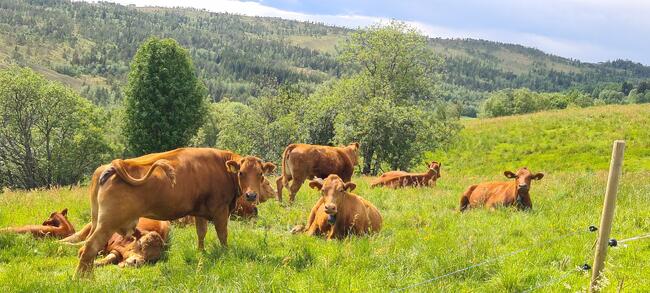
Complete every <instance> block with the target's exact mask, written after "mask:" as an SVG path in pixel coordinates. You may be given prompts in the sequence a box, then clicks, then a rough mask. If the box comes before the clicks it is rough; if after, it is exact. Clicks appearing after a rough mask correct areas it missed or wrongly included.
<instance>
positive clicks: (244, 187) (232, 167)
mask: <svg viewBox="0 0 650 293" xmlns="http://www.w3.org/2000/svg"><path fill="white" fill-rule="evenodd" d="M226 167H227V168H228V171H229V172H231V173H235V174H237V177H238V181H239V188H240V190H241V192H242V195H243V196H244V198H245V199H246V200H247V201H251V202H259V195H260V194H262V192H263V188H262V183H263V182H264V181H265V180H266V179H265V178H264V174H269V173H271V172H273V170H275V164H273V163H270V162H266V163H265V162H262V160H260V159H259V158H256V157H252V156H248V157H244V158H242V159H240V160H230V161H227V162H226Z"/></svg>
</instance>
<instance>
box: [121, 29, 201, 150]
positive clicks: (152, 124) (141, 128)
mask: <svg viewBox="0 0 650 293" xmlns="http://www.w3.org/2000/svg"><path fill="white" fill-rule="evenodd" d="M125 94H126V99H125V106H126V115H125V123H124V124H125V125H124V135H125V136H126V138H127V143H128V147H129V150H130V152H132V153H133V154H134V155H142V154H147V153H152V152H161V151H167V150H171V149H174V148H178V147H182V146H185V145H187V144H188V142H189V141H190V139H191V138H192V137H193V136H194V135H195V134H196V131H197V130H198V129H199V127H200V126H201V125H202V123H203V121H204V118H205V116H206V112H207V109H206V108H207V107H206V96H207V91H206V89H205V86H204V85H203V83H202V82H201V81H200V80H199V79H197V77H196V74H195V71H194V66H193V65H192V60H191V58H190V56H189V54H188V52H187V50H185V49H183V48H182V47H181V46H180V45H179V44H178V43H177V42H176V41H175V40H173V39H158V38H155V37H153V38H150V39H149V40H147V41H146V42H144V43H143V44H142V46H140V48H139V49H138V52H137V53H136V54H135V57H134V58H133V62H132V63H131V71H130V72H129V79H128V84H127V87H126V90H125Z"/></svg>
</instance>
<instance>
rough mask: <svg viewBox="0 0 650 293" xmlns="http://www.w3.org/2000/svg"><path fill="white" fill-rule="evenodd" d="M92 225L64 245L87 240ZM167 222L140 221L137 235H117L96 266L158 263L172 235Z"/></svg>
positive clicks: (107, 245)
mask: <svg viewBox="0 0 650 293" xmlns="http://www.w3.org/2000/svg"><path fill="white" fill-rule="evenodd" d="M91 229H92V224H91V223H88V224H87V225H86V226H85V227H84V228H83V229H81V230H80V231H79V232H77V233H75V234H74V235H72V236H70V237H67V238H65V239H63V240H61V242H63V243H69V244H73V243H79V242H81V241H83V240H86V238H88V235H89V234H90V231H91ZM169 230H170V224H169V222H168V221H157V220H151V219H147V218H140V219H139V220H138V225H137V226H136V228H135V233H134V236H130V237H124V236H122V235H120V234H117V233H114V234H113V236H111V238H110V239H109V240H108V242H107V243H106V244H105V246H104V248H103V249H102V252H103V253H102V254H103V255H104V256H105V257H104V258H103V259H101V260H98V261H95V265H96V266H104V265H109V264H117V265H119V266H120V267H124V266H134V267H139V266H141V265H143V264H144V263H146V262H150V263H153V262H156V261H157V260H158V259H160V256H161V255H162V253H163V250H164V247H165V242H167V239H168V236H169Z"/></svg>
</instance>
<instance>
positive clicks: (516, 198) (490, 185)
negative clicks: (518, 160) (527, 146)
mask: <svg viewBox="0 0 650 293" xmlns="http://www.w3.org/2000/svg"><path fill="white" fill-rule="evenodd" d="M503 175H505V176H506V177H508V178H511V179H515V180H514V181H510V182H484V183H479V184H476V185H472V186H470V187H469V188H467V190H466V191H465V193H463V196H462V197H461V199H460V210H461V211H464V210H466V209H468V208H474V207H477V206H480V205H485V206H487V207H489V208H494V207H496V206H499V205H502V206H511V205H515V206H516V207H517V208H520V209H531V208H532V207H533V204H532V202H531V201H530V193H529V192H530V185H531V183H532V180H540V179H542V178H543V177H544V174H542V173H537V174H533V173H531V172H530V170H528V168H526V167H523V168H521V169H519V170H518V171H517V174H515V173H512V172H510V171H505V172H503Z"/></svg>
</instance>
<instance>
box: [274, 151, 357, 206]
mask: <svg viewBox="0 0 650 293" xmlns="http://www.w3.org/2000/svg"><path fill="white" fill-rule="evenodd" d="M358 161H359V143H356V142H355V143H352V144H349V145H348V146H344V147H331V146H322V145H311V144H291V145H289V146H288V147H287V148H286V149H285V150H284V153H283V155H282V174H281V176H280V178H278V180H277V181H276V184H277V189H278V201H280V202H281V201H282V187H283V186H286V187H287V188H288V189H289V200H290V201H291V202H293V201H294V200H295V198H296V193H298V190H300V187H301V186H302V184H303V183H304V182H305V180H307V179H312V178H326V177H327V176H329V175H330V174H336V175H338V176H339V177H341V178H342V179H343V181H345V182H349V181H350V180H351V179H352V174H353V173H354V166H356V165H357V164H358ZM289 181H291V186H289Z"/></svg>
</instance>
